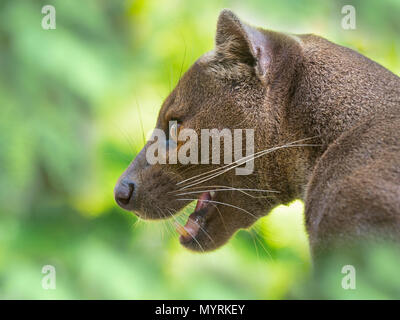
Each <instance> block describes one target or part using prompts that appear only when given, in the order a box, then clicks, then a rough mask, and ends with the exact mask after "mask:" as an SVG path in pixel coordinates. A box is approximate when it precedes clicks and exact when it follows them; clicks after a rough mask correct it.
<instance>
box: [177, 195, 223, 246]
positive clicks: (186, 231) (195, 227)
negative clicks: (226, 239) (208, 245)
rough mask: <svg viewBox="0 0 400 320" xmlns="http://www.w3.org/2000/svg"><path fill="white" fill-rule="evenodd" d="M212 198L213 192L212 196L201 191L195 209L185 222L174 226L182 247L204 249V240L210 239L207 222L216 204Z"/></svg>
mask: <svg viewBox="0 0 400 320" xmlns="http://www.w3.org/2000/svg"><path fill="white" fill-rule="evenodd" d="M214 198H215V194H213V197H212V196H211V194H210V193H209V192H205V193H202V194H201V195H200V196H199V199H198V200H197V204H196V209H195V211H194V212H193V213H192V214H191V215H190V216H189V218H188V220H187V222H186V224H185V225H184V226H182V225H177V226H176V227H177V228H176V231H177V232H178V233H179V234H180V237H179V241H180V243H181V244H182V245H183V246H184V247H187V248H189V249H192V250H196V251H199V250H204V248H203V246H204V245H203V244H204V242H208V241H207V239H208V238H210V239H209V240H210V241H212V238H211V236H210V235H209V234H208V232H207V224H208V222H209V221H210V217H212V215H213V214H214V211H216V206H215V205H213V204H212V201H213V200H214ZM202 240H203V241H202ZM197 249H198V250H197Z"/></svg>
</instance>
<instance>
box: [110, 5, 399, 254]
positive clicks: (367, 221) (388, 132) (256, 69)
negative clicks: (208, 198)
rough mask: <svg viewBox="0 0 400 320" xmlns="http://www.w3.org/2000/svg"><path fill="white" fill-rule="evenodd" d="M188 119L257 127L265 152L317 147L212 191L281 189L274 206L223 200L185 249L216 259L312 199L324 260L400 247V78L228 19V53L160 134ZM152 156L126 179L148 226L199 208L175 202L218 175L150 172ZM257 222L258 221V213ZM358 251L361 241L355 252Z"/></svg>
mask: <svg viewBox="0 0 400 320" xmlns="http://www.w3.org/2000/svg"><path fill="white" fill-rule="evenodd" d="M171 119H178V120H179V121H180V122H181V124H182V126H183V127H185V128H193V129H195V130H196V131H197V132H198V133H200V129H202V128H219V129H222V128H230V129H233V128H253V129H254V130H255V151H259V150H264V149H267V148H271V147H274V146H278V145H283V144H285V143H288V142H291V141H295V140H300V139H303V138H310V137H314V138H313V139H310V140H307V141H306V142H304V143H310V144H313V146H305V147H292V148H284V149H279V150H277V151H275V152H272V153H269V154H267V155H265V156H263V157H260V158H258V159H256V160H255V171H254V173H253V174H252V175H251V176H239V175H235V174H234V170H231V171H229V172H227V173H225V174H223V175H221V176H218V177H216V178H214V179H212V180H210V181H208V182H205V183H203V185H228V186H234V187H237V188H243V187H246V188H257V189H270V190H278V191H279V193H271V195H270V196H269V197H268V198H262V199H260V198H250V197H249V196H248V195H246V194H243V193H240V192H237V191H225V192H219V193H218V194H217V201H221V202H224V203H228V204H230V205H234V206H237V207H240V208H243V209H245V211H246V212H244V211H243V210H239V209H235V208H232V207H231V206H224V205H218V206H217V208H218V214H214V215H212V216H209V217H207V221H206V224H205V226H206V227H205V231H206V232H207V233H208V235H209V236H211V238H212V240H210V239H209V237H208V236H207V234H206V233H205V232H200V234H199V235H198V237H197V239H196V241H192V242H189V243H186V244H184V245H185V246H186V247H188V248H190V249H192V250H203V249H204V250H212V249H215V248H217V247H219V246H221V245H222V244H224V243H225V242H227V241H228V240H229V238H230V237H231V236H232V235H233V234H234V233H235V231H237V230H238V229H239V228H247V227H249V226H251V225H252V224H253V223H254V222H255V221H256V220H257V219H258V218H260V217H262V216H264V215H266V214H267V213H268V212H269V211H270V210H271V209H272V208H274V207H275V206H276V205H278V204H287V203H289V202H290V201H293V200H294V199H298V198H300V199H303V200H304V201H305V217H306V229H307V232H308V234H309V238H310V244H311V248H312V249H313V252H314V253H316V252H318V251H319V250H320V249H321V250H322V249H324V248H326V247H327V246H329V245H330V244H332V243H333V242H336V241H342V242H346V243H351V241H352V239H361V238H362V237H364V236H370V235H372V236H374V237H379V238H382V237H388V238H395V239H399V238H400V78H399V77H397V76H396V75H394V74H393V73H391V72H390V71H388V70H387V69H385V68H383V67H382V66H380V65H378V64H377V63H375V62H373V61H371V60H369V59H368V58H366V57H364V56H362V55H360V54H358V53H357V52H355V51H353V50H351V49H348V48H344V47H342V46H339V45H336V44H333V43H331V42H329V41H327V40H325V39H323V38H320V37H318V36H315V35H299V36H291V35H285V34H281V33H277V32H272V31H266V30H262V29H255V28H252V27H249V26H248V25H246V24H244V23H242V22H241V21H240V20H239V19H238V18H237V17H236V16H235V15H234V14H233V13H232V12H230V11H228V10H224V11H222V12H221V15H220V17H219V20H218V26H217V36H216V48H215V50H214V51H212V52H210V53H207V54H205V55H204V56H203V57H201V58H200V59H199V60H198V61H197V62H196V63H195V64H194V65H193V66H192V67H191V68H190V69H189V70H188V71H187V72H186V74H185V75H184V76H183V77H182V79H181V80H180V81H179V83H178V85H177V87H176V88H175V89H174V90H173V92H172V93H171V94H170V96H169V97H168V98H167V99H166V101H165V102H164V104H163V106H162V108H161V111H160V114H159V117H158V121H157V126H156V127H157V128H161V129H163V130H165V131H166V132H168V121H169V120H171ZM147 146H148V145H146V146H145V147H144V149H143V150H142V152H141V153H140V154H139V156H138V157H137V158H136V159H135V161H133V163H132V164H131V165H130V166H129V167H128V169H127V170H126V171H125V172H124V174H123V175H122V176H121V178H120V180H119V182H118V184H117V187H118V186H119V185H120V184H121V181H134V182H135V183H136V186H135V191H134V194H135V196H134V198H135V199H134V200H133V201H130V202H129V203H128V204H126V205H122V206H123V207H124V208H126V209H128V210H134V211H136V212H137V214H138V215H139V216H141V217H142V218H144V219H146V218H148V219H160V218H164V217H169V216H170V214H169V213H172V214H174V213H176V212H178V211H179V210H181V209H182V208H183V207H184V206H185V205H186V204H188V203H189V202H190V201H187V202H182V201H177V200H176V199H175V197H174V196H173V195H172V194H171V193H170V192H171V191H174V190H178V189H179V186H178V185H177V182H179V181H182V180H184V179H187V178H190V177H193V176H194V175H196V174H199V173H202V172H205V171H207V170H210V169H214V168H215V167H216V165H189V166H188V165H186V166H183V165H179V164H177V165H168V164H167V165H152V166H150V165H148V164H147V163H146V160H145V158H144V154H145V150H146V148H147ZM249 213H251V214H249ZM349 241H350V242H349Z"/></svg>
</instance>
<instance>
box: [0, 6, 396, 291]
mask: <svg viewBox="0 0 400 320" xmlns="http://www.w3.org/2000/svg"><path fill="white" fill-rule="evenodd" d="M349 2H350V3H351V4H353V5H354V6H355V7H356V10H357V29H356V30H353V31H345V30H343V29H342V28H341V27H340V20H341V18H342V15H341V13H340V9H341V7H342V5H343V4H349ZM46 4H52V5H54V6H55V8H56V14H57V15H56V17H57V28H56V30H43V29H42V28H41V20H42V17H43V15H42V14H41V8H42V6H43V5H46ZM224 7H229V8H232V9H233V10H234V11H236V12H237V13H238V14H239V15H240V16H241V17H242V18H243V19H244V20H247V21H249V22H251V23H252V24H255V25H260V26H263V27H266V28H270V29H275V30H280V31H285V32H294V33H296V32H312V33H316V34H320V35H323V36H326V37H327V38H329V39H331V40H332V41H335V42H338V43H341V44H343V45H346V46H350V47H352V48H354V49H357V50H359V51H360V52H362V53H364V54H366V55H367V56H368V57H370V58H372V59H374V60H376V61H378V62H380V63H381V64H383V65H384V66H386V67H387V68H389V69H390V70H392V71H393V72H395V73H397V74H398V73H399V72H400V59H399V56H400V47H399V46H400V43H399V42H398V35H399V31H400V22H399V19H398V14H399V10H400V5H399V2H398V1H395V0H392V1H384V2H383V1H372V0H368V1H344V2H343V1H319V0H318V1H317V0H307V1H301V2H300V1H289V0H281V1H272V0H271V1H261V0H252V1H247V2H246V4H243V3H241V2H238V1H211V0H210V1H183V0H171V1H155V0H154V1H153V0H152V1H144V0H137V1H121V0H119V1H100V0H98V1H94V0H92V1H77V0H75V1H62V0H59V1H53V0H51V1H50V0H49V1H1V3H0V65H1V70H2V72H1V74H0V101H1V114H0V115H1V116H0V170H1V175H0V298H22V299H38V298H50V299H58V298H64V299H89V298H101V299H104V298H109V299H116V298H118V299H139V298H140V299H146V298H167V299H172V298H183V299H191V298H210V299H214V298H238V299H240V298H242V299H259V298H262V299H265V298H267V299H279V298H283V297H289V298H299V297H311V296H313V294H312V293H314V296H315V295H318V294H320V297H324V298H335V297H344V298H347V297H349V296H346V295H344V294H343V291H341V289H340V282H339V281H337V282H335V281H334V280H332V279H336V278H337V277H340V276H341V274H340V270H336V269H332V268H331V269H329V268H328V269H329V271H327V273H326V274H325V275H323V276H321V277H322V280H321V281H320V283H321V284H322V288H320V287H319V286H317V284H315V283H313V284H311V285H310V284H309V287H307V286H304V284H305V282H307V281H308V278H309V273H310V257H309V253H308V245H307V239H306V235H305V231H304V226H303V216H302V211H303V206H302V204H301V203H300V202H295V203H294V204H292V205H291V206H289V207H279V208H277V209H276V210H274V212H272V213H271V214H270V215H269V216H268V217H266V218H264V219H262V220H261V221H259V222H258V223H257V225H256V226H255V227H254V228H253V229H252V230H250V231H240V232H239V233H238V234H237V235H236V236H235V238H234V239H233V240H232V241H231V242H230V243H229V244H228V245H227V246H225V247H224V248H222V249H220V250H218V251H216V252H212V253H209V254H206V255H199V254H193V253H191V252H188V251H186V250H184V249H182V248H181V247H180V246H179V244H178V241H177V236H176V235H174V232H173V230H172V226H171V225H170V223H169V222H164V223H147V222H146V223H145V222H142V221H138V220H137V219H136V218H135V217H134V216H132V215H130V214H127V213H124V212H123V211H122V210H120V209H118V208H117V207H116V205H115V204H114V201H113V187H114V184H115V182H116V180H117V178H118V176H119V175H120V174H121V172H122V171H123V170H124V168H125V167H126V166H127V165H128V164H129V162H130V161H131V160H132V159H133V158H134V156H135V154H136V153H137V152H138V151H139V150H140V148H141V147H142V145H143V137H144V136H146V135H147V132H148V131H149V130H150V129H151V128H152V127H153V125H154V122H155V119H156V116H157V111H158V109H159V107H160V105H161V103H162V100H163V99H164V98H165V97H166V96H167V94H168V92H169V91H170V90H171V88H172V87H173V86H174V85H175V84H176V82H177V80H178V79H179V76H180V74H181V71H185V70H186V69H187V68H188V66H190V64H192V63H193V62H194V61H195V60H196V59H197V58H198V57H199V56H200V55H201V54H202V53H204V52H206V51H208V50H211V49H212V47H213V42H214V40H213V37H214V33H215V24H216V19H217V17H218V13H219V11H220V10H221V9H222V8H224ZM142 126H143V127H142ZM377 250H378V249H377ZM375 257H376V258H375ZM393 261H396V259H395V258H393V255H392V254H391V253H390V251H387V250H386V249H382V250H380V249H379V250H378V251H376V252H375V251H374V255H373V256H372V258H370V262H369V264H368V266H369V268H374V270H375V268H383V269H384V270H386V269H387V272H386V273H385V274H386V278H388V276H387V274H393V272H394V271H395V270H394V271H393V270H392V269H393V268H391V267H390V264H391V263H393ZM46 264H51V265H54V266H55V267H56V270H57V289H56V290H49V291H46V290H43V289H42V287H41V279H42V276H43V275H42V274H41V269H42V266H43V265H46ZM366 270H369V269H368V268H367V269H366ZM379 279H381V278H379ZM379 279H378V280H379ZM378 280H377V279H376V277H375V280H374V283H373V284H368V288H369V289H368V290H369V291H367V292H368V294H363V293H360V294H359V295H358V296H357V297H360V298H363V297H372V298H381V297H393V296H396V295H397V294H398V291H396V289H395V288H399V285H397V287H396V286H394V285H393V284H391V285H388V287H387V290H386V289H385V290H383V289H382V290H380V289H377V287H378V288H380V287H379V286H377V285H376V283H380V282H379V281H380V280H379V281H378ZM383 283H390V281H388V279H386V281H384V282H383ZM397 283H398V281H397V282H396V284H397ZM316 286H317V287H316ZM307 288H308V289H307ZM371 288H372V289H371ZM366 290H367V289H366ZM350 297H351V296H350ZM397 297H398V295H397Z"/></svg>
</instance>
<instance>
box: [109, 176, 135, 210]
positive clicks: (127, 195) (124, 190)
mask: <svg viewBox="0 0 400 320" xmlns="http://www.w3.org/2000/svg"><path fill="white" fill-rule="evenodd" d="M135 189H136V186H135V183H134V182H133V181H129V180H125V179H124V180H121V181H120V182H118V183H117V185H116V186H115V189H114V196H115V201H116V202H117V203H118V205H119V206H120V207H121V208H123V209H126V210H131V209H132V207H133V200H134V196H135Z"/></svg>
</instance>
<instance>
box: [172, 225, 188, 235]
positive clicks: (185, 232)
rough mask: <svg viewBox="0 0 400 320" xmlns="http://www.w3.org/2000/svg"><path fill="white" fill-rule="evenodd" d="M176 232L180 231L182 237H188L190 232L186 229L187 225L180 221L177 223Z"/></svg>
mask: <svg viewBox="0 0 400 320" xmlns="http://www.w3.org/2000/svg"><path fill="white" fill-rule="evenodd" d="M175 227H176V232H178V233H179V234H180V235H181V236H182V237H188V236H189V233H188V232H187V231H186V229H185V227H184V226H182V225H180V224H179V223H177V222H176V223H175Z"/></svg>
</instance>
